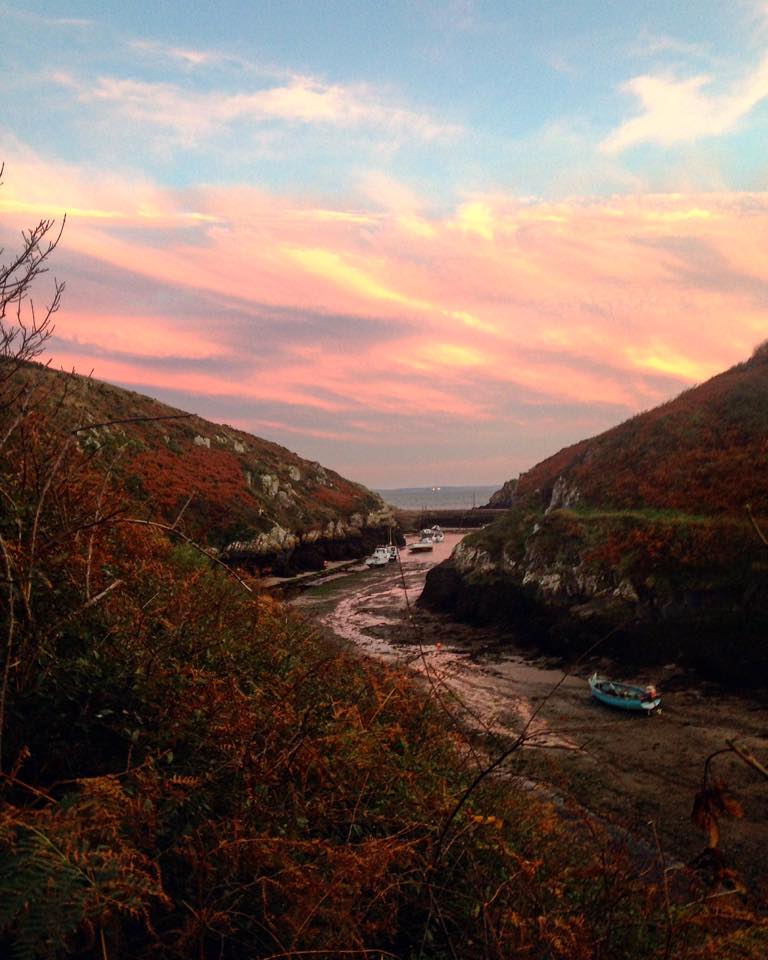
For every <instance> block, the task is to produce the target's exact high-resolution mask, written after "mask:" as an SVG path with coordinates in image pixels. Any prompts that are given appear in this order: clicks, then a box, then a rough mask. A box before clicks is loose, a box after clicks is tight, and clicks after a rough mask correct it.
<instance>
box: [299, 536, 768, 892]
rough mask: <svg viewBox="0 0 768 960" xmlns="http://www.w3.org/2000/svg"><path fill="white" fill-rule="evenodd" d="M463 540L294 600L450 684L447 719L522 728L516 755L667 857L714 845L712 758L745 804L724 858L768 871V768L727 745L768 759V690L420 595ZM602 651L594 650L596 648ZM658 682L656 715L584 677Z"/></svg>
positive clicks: (725, 832) (505, 732) (493, 730)
mask: <svg viewBox="0 0 768 960" xmlns="http://www.w3.org/2000/svg"><path fill="white" fill-rule="evenodd" d="M459 539H461V535H460V534H457V533H453V534H448V535H447V536H446V540H445V543H442V544H437V545H435V549H434V551H433V552H432V554H429V555H408V554H407V553H403V554H402V566H400V565H399V564H390V565H389V567H386V568H383V569H381V570H372V571H368V570H366V571H362V570H358V571H353V572H352V573H350V574H349V575H347V576H344V577H337V578H334V579H330V580H328V581H326V582H325V583H323V582H320V583H318V584H317V585H315V586H313V587H312V588H309V589H308V590H307V591H306V592H305V593H303V594H302V595H301V596H300V597H299V598H297V599H296V601H295V603H296V605H297V606H298V607H299V608H300V609H302V610H303V611H304V612H306V614H307V615H309V616H311V617H312V618H313V619H314V620H315V621H316V622H317V623H318V625H319V626H320V627H321V628H323V629H324V630H327V631H329V632H330V633H332V634H334V635H335V636H337V637H340V638H342V639H343V640H346V641H349V642H352V643H354V644H355V645H356V646H357V647H358V649H360V650H361V651H362V652H363V653H365V654H367V655H370V656H375V657H378V658H379V659H383V660H386V661H389V662H393V663H397V664H399V665H401V666H403V667H405V668H407V669H411V670H413V671H416V672H417V673H419V674H421V675H422V676H423V677H424V679H425V682H426V683H428V684H429V685H430V686H431V688H432V689H433V691H435V692H438V691H443V692H444V693H445V696H443V697H442V701H443V702H444V704H445V709H446V711H449V712H450V717H449V716H448V715H447V716H446V722H447V723H448V722H456V723H457V724H460V725H461V726H462V727H463V728H464V729H466V730H467V731H468V732H469V735H470V736H472V737H474V738H475V739H476V741H477V742H478V743H482V744H483V749H484V750H485V751H486V753H487V755H490V756H492V755H493V753H494V751H496V750H501V749H504V747H505V746H506V745H508V744H509V743H510V742H511V741H512V739H513V738H514V737H516V736H518V735H519V734H521V733H524V734H525V738H526V739H525V744H524V746H523V747H522V748H520V749H518V750H516V751H515V752H514V753H513V754H512V756H511V757H510V759H509V761H507V766H508V769H509V770H510V772H513V773H517V774H521V775H523V776H526V777H529V778H533V779H536V780H540V781H544V782H545V783H547V784H549V785H551V786H552V787H553V788H554V789H555V790H556V791H557V792H558V793H559V794H560V795H562V796H563V797H565V798H567V799H571V800H573V801H574V802H576V803H579V804H582V805H583V806H584V807H586V808H587V809H588V810H590V811H591V812H593V813H595V814H597V815H599V816H601V817H604V818H606V819H608V820H610V821H612V822H615V823H617V824H619V825H620V826H621V827H623V828H626V829H627V830H629V831H630V832H631V833H632V834H633V835H635V836H637V837H638V838H642V839H643V840H644V841H645V842H646V843H648V844H655V843H656V842H657V839H656V838H657V837H658V838H659V841H660V843H661V845H662V847H663V849H664V852H665V854H666V855H667V856H668V857H672V858H675V859H678V860H680V861H681V862H684V863H688V862H690V861H692V860H693V859H694V858H695V857H696V856H697V855H698V854H700V853H701V852H702V851H703V850H704V848H705V846H706V837H705V835H704V834H703V833H702V832H701V830H700V829H698V828H697V827H696V826H694V824H693V823H692V822H691V811H692V807H693V802H694V798H695V796H696V794H697V792H698V791H700V790H701V789H702V784H703V776H704V767H705V763H706V760H707V758H708V757H710V756H711V755H712V754H715V753H717V752H718V751H725V752H723V753H721V754H719V755H718V756H716V757H714V758H713V759H712V760H711V770H710V773H711V777H710V782H711V781H712V780H718V781H721V782H722V784H723V789H725V790H727V792H728V793H729V794H730V796H732V797H733V798H734V800H736V801H737V802H738V805H739V806H740V807H741V809H742V810H743V817H739V818H736V817H731V816H729V815H724V816H723V817H722V818H721V819H720V832H721V837H720V843H719V849H720V851H721V853H722V856H723V858H724V862H725V865H726V866H728V867H729V868H732V869H733V870H735V871H736V874H737V875H738V876H739V877H740V878H743V879H744V881H745V882H746V883H747V884H748V885H749V886H753V885H755V886H756V885H762V884H766V883H768V871H766V854H765V851H766V850H768V780H766V779H764V778H762V777H761V776H760V775H759V773H758V772H757V771H755V770H753V769H752V768H751V767H749V766H748V765H746V764H745V763H744V762H743V760H741V759H740V758H739V757H737V756H736V754H735V753H733V752H732V751H730V750H729V749H728V741H729V740H730V741H735V742H736V743H738V744H739V745H741V746H744V747H746V748H747V749H748V750H750V751H751V752H752V753H754V754H755V755H756V756H757V758H758V759H760V760H761V761H762V762H763V763H765V764H767V765H768V700H766V697H765V695H763V694H756V693H754V692H751V693H749V694H746V693H738V692H734V691H727V690H724V689H721V688H719V687H718V686H717V685H716V684H712V683H708V682H704V681H702V680H701V679H700V678H698V677H696V676H695V675H694V674H692V673H689V672H686V671H683V670H681V669H680V668H679V667H678V666H677V665H675V664H668V665H666V666H664V667H663V668H656V669H653V670H649V671H647V672H643V673H633V674H630V675H627V674H626V673H623V672H622V668H621V667H620V666H618V665H617V664H615V663H613V662H611V661H609V660H605V659H601V658H600V657H599V655H597V656H594V657H591V658H590V659H589V660H588V661H585V662H583V663H579V664H575V665H570V666H569V665H567V664H561V663H558V662H554V661H553V660H552V659H551V658H550V659H547V658H542V657H539V656H536V654H535V653H532V652H531V650H530V649H527V650H526V649H523V648H521V647H520V646H519V644H518V643H517V642H516V638H515V637H514V636H512V635H509V634H503V633H499V632H498V631H494V630H490V629H478V628H477V627H471V626H466V625H463V624H457V623H454V622H451V621H450V620H448V619H447V618H446V617H444V616H441V615H434V614H430V613H428V612H426V611H423V610H421V609H418V608H416V607H415V600H416V598H417V597H418V595H419V593H420V592H421V585H423V581H424V577H425V576H426V571H427V570H428V569H429V567H430V566H431V565H432V564H434V563H436V562H439V561H440V560H442V559H445V558H446V557H447V556H449V555H450V552H451V550H452V548H453V546H454V545H455V544H456V543H457V542H458V540H459ZM597 653H598V654H599V651H597ZM595 670H597V671H598V672H599V673H601V674H603V675H606V676H610V677H612V678H613V679H617V680H626V681H629V682H633V683H640V684H643V685H644V684H646V683H651V682H652V683H654V684H655V685H656V686H657V687H658V688H659V691H660V692H661V694H662V697H663V710H662V713H661V714H660V715H658V716H653V717H645V716H637V715H634V714H629V713H623V712H622V711H620V710H616V709H612V708H610V707H606V706H603V705H602V704H599V703H597V702H596V701H595V700H593V699H592V698H591V697H590V695H589V688H588V685H587V681H586V678H587V677H588V676H589V675H590V674H591V673H592V672H593V671H595Z"/></svg>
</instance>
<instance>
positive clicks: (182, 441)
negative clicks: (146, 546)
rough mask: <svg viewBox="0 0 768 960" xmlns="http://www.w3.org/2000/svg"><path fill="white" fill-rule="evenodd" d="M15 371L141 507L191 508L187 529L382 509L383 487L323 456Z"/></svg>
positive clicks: (42, 372) (200, 533) (317, 522)
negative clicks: (370, 485) (328, 463)
mask: <svg viewBox="0 0 768 960" xmlns="http://www.w3.org/2000/svg"><path fill="white" fill-rule="evenodd" d="M16 379H17V381H26V383H27V384H28V385H30V386H31V385H33V384H37V386H36V390H37V396H38V397H44V396H47V397H48V398H49V399H48V401H46V402H45V403H38V414H39V415H40V416H44V415H52V416H56V417H57V418H58V419H59V420H60V421H61V423H62V425H63V424H64V423H66V424H67V425H68V426H69V427H70V429H72V428H75V427H83V428H84V429H81V430H80V432H79V433H78V435H77V440H78V444H79V445H80V446H81V447H82V448H83V449H84V450H86V451H91V452H92V453H96V452H98V454H99V456H98V462H99V463H102V464H106V465H108V467H109V469H110V470H111V472H112V473H113V474H114V475H115V476H116V477H117V478H118V479H120V480H121V481H122V483H123V485H124V486H125V489H126V491H127V493H128V494H129V495H130V498H131V500H132V501H133V502H134V504H135V505H137V506H139V507H140V508H141V509H142V512H143V515H146V516H151V517H154V518H155V519H162V520H164V521H167V522H169V523H173V522H174V521H175V520H176V518H177V517H178V516H179V514H180V512H181V511H182V509H183V511H184V512H183V518H182V521H181V525H182V529H183V530H185V531H186V532H187V533H188V534H189V535H190V536H193V537H195V538H196V539H198V540H201V541H202V542H205V543H208V544H211V545H213V546H216V547H218V548H223V547H225V546H226V545H227V544H229V543H231V542H232V541H236V540H240V541H249V540H252V539H253V538H255V537H257V536H258V535H259V534H262V533H268V532H269V531H270V530H272V529H273V528H274V527H275V526H278V527H280V528H282V529H283V530H285V531H291V532H293V533H296V534H298V535H299V536H301V535H304V534H306V533H308V532H310V531H316V532H317V533H318V534H322V533H323V531H324V530H325V529H326V528H327V525H328V524H329V523H331V522H333V523H336V522H337V521H339V520H340V519H341V520H344V521H345V522H348V521H349V520H350V518H355V520H356V521H357V525H358V526H359V525H361V523H362V521H363V520H364V519H365V517H366V516H367V515H368V514H369V513H371V512H372V511H373V512H376V511H381V510H382V509H383V503H382V501H381V499H380V498H379V496H378V495H377V494H375V493H373V492H371V491H370V490H367V489H366V488H365V487H363V486H361V485H360V484H357V483H353V482H352V481H350V480H347V479H345V478H344V477H342V476H340V475H339V474H338V473H336V472H334V471H333V470H329V469H326V468H324V467H322V466H321V465H320V464H319V463H314V462H310V461H307V460H304V459H303V458H301V457H299V456H298V455H297V454H296V453H293V452H292V451H290V450H287V449H285V448H284V447H281V446H279V445H278V444H276V443H271V442H270V441H268V440H263V439H261V438H259V437H255V436H253V435H251V434H249V433H246V432H244V431H242V430H236V429H235V428H233V427H229V426H226V425H221V424H215V423H211V422H210V421H207V420H204V419H203V418H201V417H198V416H194V415H191V414H187V413H185V412H184V411H182V410H178V409H175V408H173V407H169V406H168V405H166V404H164V403H160V402H159V401H158V400H153V399H152V398H150V397H146V396H143V395H142V394H139V393H134V392H132V391H130V390H123V389H121V388H120V387H115V386H112V385H110V384H107V383H103V382H101V381H99V380H93V379H91V378H87V377H81V376H77V375H74V374H69V373H62V372H56V371H52V370H48V369H46V368H44V367H41V366H39V365H35V364H29V365H25V366H24V367H23V368H22V369H20V370H19V371H18V373H17V375H16ZM114 421H118V422H114ZM103 424H107V425H106V426H104V425H103ZM99 425H101V426H99Z"/></svg>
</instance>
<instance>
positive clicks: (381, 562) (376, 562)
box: [363, 547, 389, 567]
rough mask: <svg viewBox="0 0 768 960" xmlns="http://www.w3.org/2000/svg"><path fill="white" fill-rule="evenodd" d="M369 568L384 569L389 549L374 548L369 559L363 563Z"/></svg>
mask: <svg viewBox="0 0 768 960" xmlns="http://www.w3.org/2000/svg"><path fill="white" fill-rule="evenodd" d="M363 562H364V563H365V564H367V565H368V566H369V567H386V565H387V564H388V563H389V547H376V549H375V550H374V551H373V553H372V554H371V555H370V557H366V558H365V560H364V561H363Z"/></svg>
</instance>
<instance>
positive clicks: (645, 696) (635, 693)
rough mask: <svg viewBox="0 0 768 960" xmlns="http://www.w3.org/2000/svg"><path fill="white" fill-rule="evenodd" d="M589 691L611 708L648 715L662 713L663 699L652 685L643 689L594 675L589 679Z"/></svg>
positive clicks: (632, 684)
mask: <svg viewBox="0 0 768 960" xmlns="http://www.w3.org/2000/svg"><path fill="white" fill-rule="evenodd" d="M589 689H590V690H591V691H592V696H593V697H594V698H595V699H596V700H599V701H600V702H601V703H605V704H607V705H608V706H609V707H618V708H619V709H620V710H635V711H639V712H642V713H645V714H646V715H650V714H652V713H659V712H660V711H661V697H660V696H659V694H658V692H657V690H656V687H654V686H652V685H650V686H647V687H641V686H638V685H636V684H634V683H620V682H619V681H618V680H607V679H605V678H602V677H599V676H598V675H597V674H596V673H593V674H592V676H591V677H590V678H589Z"/></svg>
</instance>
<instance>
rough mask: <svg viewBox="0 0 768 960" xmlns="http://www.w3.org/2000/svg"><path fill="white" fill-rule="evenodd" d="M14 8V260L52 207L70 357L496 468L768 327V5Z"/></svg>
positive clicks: (322, 436)
mask: <svg viewBox="0 0 768 960" xmlns="http://www.w3.org/2000/svg"><path fill="white" fill-rule="evenodd" d="M0 17H1V18H2V19H1V22H2V25H3V35H4V36H3V43H2V52H0V64H2V76H3V87H4V90H3V97H2V108H0V162H3V161H4V163H5V172H4V175H3V185H2V187H1V188H0V243H2V244H3V245H4V246H5V254H3V256H2V257H0V260H6V259H7V258H8V256H9V254H10V253H11V252H12V251H13V250H15V249H16V248H17V247H18V241H19V231H20V230H21V229H22V228H24V227H29V226H31V225H32V224H33V223H35V222H36V221H37V220H38V219H40V218H41V217H49V216H55V217H60V216H61V215H62V214H63V213H65V212H66V214H67V224H66V228H65V231H64V235H63V238H62V241H61V245H60V247H59V249H58V251H57V252H56V255H55V262H54V264H53V270H52V273H53V272H55V274H56V276H57V277H58V278H59V279H61V280H64V281H66V284H67V289H66V293H65V298H64V304H63V307H62V309H61V311H60V314H59V316H58V321H57V327H56V333H55V337H54V338H53V339H52V341H51V342H50V344H49V347H50V350H49V353H50V358H51V360H52V362H53V364H54V365H55V366H62V367H65V368H68V369H71V368H74V369H76V370H77V371H78V372H81V373H89V372H91V371H92V372H93V375H94V376H95V377H98V378H100V379H104V380H108V381H110V382H113V383H117V384H120V385H122V386H126V387H130V388H131V389H134V390H138V391H140V392H142V393H147V394H150V395H151V396H155V397H158V398H160V399H162V400H165V401H168V402H170V403H172V404H174V405H175V406H179V407H182V408H184V409H186V410H191V411H194V412H195V413H199V414H201V415H202V416H205V417H208V418H210V419H213V420H216V421H222V422H226V423H230V424H232V425H235V426H237V427H240V428H243V429H246V430H249V431H251V432H253V433H255V434H257V435H259V436H263V437H266V438H268V439H271V440H275V441H277V442H278V443H282V444H284V445H285V446H287V447H289V448H290V449H292V450H295V451H296V452H297V453H299V454H300V455H301V456H303V457H307V458H309V459H312V460H319V461H320V462H321V463H323V464H324V465H326V466H329V467H332V468H334V469H336V470H338V471H339V472H341V473H342V474H344V475H345V476H348V477H350V478H352V479H355V480H358V481H361V482H362V483H365V484H367V485H369V486H375V487H394V486H406V485H409V486H410V485H422V484H423V485H426V484H434V483H440V484H472V483H477V484H483V483H484V484H492V483H498V484H499V485H500V484H501V483H502V482H503V481H504V480H506V479H508V478H510V477H512V476H516V475H517V474H518V473H519V472H521V471H522V470H525V469H527V468H528V467H530V466H532V465H533V464H535V463H536V462H537V461H538V460H540V459H542V458H543V457H545V456H548V455H549V454H551V453H554V452H556V451H557V450H558V449H559V448H560V447H562V446H564V445H566V444H568V443H572V442H575V441H577V440H580V439H582V438H583V437H585V436H590V435H593V434H595V433H598V432H600V431H602V430H604V429H606V428H607V427H609V426H611V425H613V424H615V423H618V422H620V421H621V420H624V419H626V418H627V417H628V416H631V415H632V414H633V413H636V412H638V411H640V410H643V409H648V408H649V407H652V406H655V405H656V404H658V403H660V402H662V401H664V400H666V399H669V398H670V397H672V396H675V395H676V394H678V393H680V392H681V391H682V390H684V389H686V388H687V387H690V386H692V385H694V384H696V383H699V382H701V381H703V380H705V379H707V378H708V377H710V376H711V375H713V374H715V373H717V372H719V371H720V370H723V369H725V368H726V367H728V366H731V365H732V364H734V363H736V362H738V361H740V360H743V359H746V358H747V357H748V356H749V355H750V353H751V352H752V349H753V348H754V347H755V345H756V344H757V343H759V342H760V341H762V340H765V339H766V338H768V0H731V2H730V3H727V4H725V3H723V2H722V0H712V2H710V0H690V2H677V0H644V2H634V3H623V2H616V0H599V2H598V0H312V2H309V0H250V2H246V0H239V2H228V0H220V2H217V3H203V2H181V0H154V2H152V3H146V2H143V0H132V2H130V3H125V2H114V0H100V2H98V3H97V2H55V0H49V2H46V3H40V2H35V0H27V2H25V3H24V4H23V5H22V4H16V3H11V4H8V3H4V2H2V0H0ZM47 279H48V284H49V286H50V282H52V281H51V278H47ZM45 294H46V284H45V283H44V284H42V285H41V287H40V289H39V290H38V291H36V295H37V298H38V299H40V300H42V299H43V298H44V296H45Z"/></svg>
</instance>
